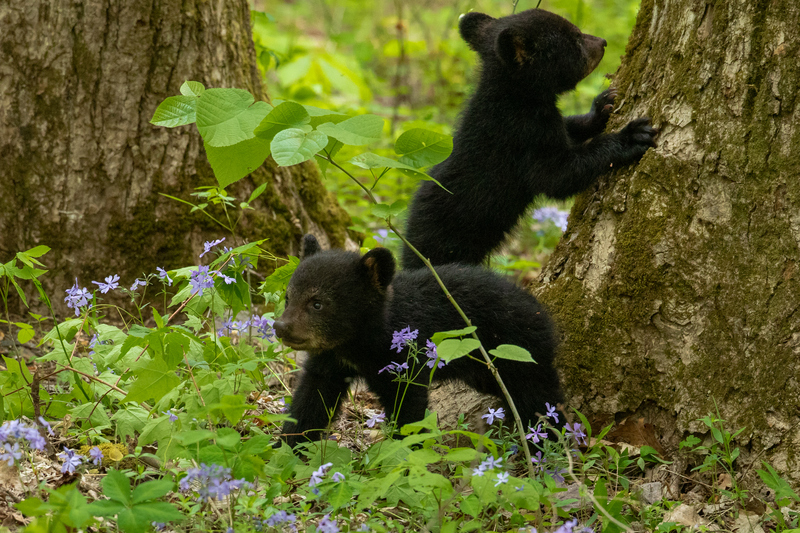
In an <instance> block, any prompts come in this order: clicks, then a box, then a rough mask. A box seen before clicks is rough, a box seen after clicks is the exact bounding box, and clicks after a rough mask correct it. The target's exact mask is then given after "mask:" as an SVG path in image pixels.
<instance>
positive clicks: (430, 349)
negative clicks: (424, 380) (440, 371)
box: [425, 339, 447, 368]
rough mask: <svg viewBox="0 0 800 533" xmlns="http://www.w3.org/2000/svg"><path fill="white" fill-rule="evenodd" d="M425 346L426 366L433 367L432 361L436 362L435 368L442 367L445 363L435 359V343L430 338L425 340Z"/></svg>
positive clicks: (436, 355)
mask: <svg viewBox="0 0 800 533" xmlns="http://www.w3.org/2000/svg"><path fill="white" fill-rule="evenodd" d="M425 348H426V351H425V357H427V358H428V362H427V363H425V364H426V365H428V368H433V365H434V363H436V368H442V367H443V366H444V365H446V364H447V363H445V362H444V361H442V360H441V359H440V360H439V361H438V362H437V361H436V358H437V357H438V354H437V352H436V345H435V344H434V343H433V341H431V340H430V339H428V340H426V341H425Z"/></svg>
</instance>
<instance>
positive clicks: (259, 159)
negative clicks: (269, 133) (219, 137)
mask: <svg viewBox="0 0 800 533" xmlns="http://www.w3.org/2000/svg"><path fill="white" fill-rule="evenodd" d="M203 146H204V147H205V149H206V156H207V157H208V162H209V163H210V164H211V169H212V170H213V171H214V176H216V177H217V183H219V186H220V187H227V186H228V185H230V184H231V183H235V182H237V181H239V180H240V179H242V178H243V177H245V176H247V175H248V174H250V173H251V172H253V171H254V170H255V169H257V168H258V167H260V166H261V164H262V163H263V162H264V160H265V159H266V158H267V157H269V154H270V148H269V141H267V140H264V139H260V138H258V137H254V138H252V139H247V140H246V141H242V142H240V143H236V144H234V145H233V146H211V145H210V144H208V143H203Z"/></svg>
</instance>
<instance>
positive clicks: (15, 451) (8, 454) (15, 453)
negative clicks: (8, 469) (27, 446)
mask: <svg viewBox="0 0 800 533" xmlns="http://www.w3.org/2000/svg"><path fill="white" fill-rule="evenodd" d="M3 446H4V449H5V452H4V453H0V462H3V461H5V462H7V463H8V466H14V462H15V461H19V460H20V459H22V452H21V451H19V442H15V443H14V445H13V446H12V445H11V444H9V443H8V442H6V443H5V444H4V445H3Z"/></svg>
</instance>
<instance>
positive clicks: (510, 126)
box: [403, 9, 658, 269]
mask: <svg viewBox="0 0 800 533" xmlns="http://www.w3.org/2000/svg"><path fill="white" fill-rule="evenodd" d="M459 31H460V32H461V36H462V37H463V38H464V40H465V41H466V42H467V44H469V46H470V48H472V49H473V50H475V51H476V52H477V53H478V54H479V56H480V59H481V64H482V67H481V72H480V79H479V81H478V84H477V88H476V89H475V93H474V94H473V95H472V97H471V99H470V100H469V103H468V104H467V106H466V109H465V110H464V112H463V114H462V116H461V118H460V122H459V125H458V127H457V131H456V134H455V137H454V139H453V152H452V153H451V154H450V157H449V158H447V159H446V160H445V161H443V162H442V163H440V164H439V165H436V166H435V167H433V168H432V169H431V171H430V175H431V176H433V177H434V178H436V179H437V180H438V181H439V182H440V183H441V184H442V185H443V186H444V187H446V188H447V189H448V191H450V192H452V194H450V192H448V191H445V190H443V189H442V188H441V187H439V186H438V185H437V184H436V183H434V182H431V181H427V182H424V183H422V184H421V185H420V187H419V189H418V191H417V193H416V195H415V196H414V199H413V201H412V203H411V208H410V211H409V216H408V224H407V228H406V236H407V238H408V240H409V242H411V244H412V245H414V246H415V247H416V248H417V249H419V250H420V252H421V253H422V255H424V256H425V257H427V258H428V259H430V260H431V262H432V263H433V264H435V265H439V264H446V263H453V262H461V263H472V264H478V263H481V262H482V261H484V260H485V259H486V257H487V256H488V255H489V254H490V253H491V252H492V250H494V249H495V248H496V247H497V246H499V245H500V244H501V243H502V241H503V239H504V238H505V236H506V234H507V233H508V232H509V231H511V230H512V229H513V228H514V226H515V225H516V224H517V221H518V220H519V219H520V217H521V216H522V215H523V214H524V213H525V211H526V210H527V209H528V207H529V206H530V205H531V203H532V202H533V200H534V198H535V197H536V196H537V195H539V194H545V195H547V196H549V197H551V198H567V197H569V196H572V195H574V194H577V193H578V192H581V191H583V190H584V189H586V188H588V187H589V186H590V185H591V184H592V183H593V182H594V181H595V180H596V179H597V178H598V176H600V175H601V174H602V173H604V172H607V171H609V170H610V169H611V168H612V166H613V167H616V166H620V165H625V164H628V163H633V162H635V161H637V160H639V158H641V157H642V155H643V154H644V153H645V151H646V150H647V149H648V148H649V147H651V146H655V136H656V134H657V133H658V132H657V130H655V129H653V128H652V127H651V126H650V123H649V119H647V118H640V119H637V120H634V121H632V122H630V123H629V124H628V125H627V126H625V127H624V128H623V129H622V131H620V132H619V133H610V134H603V133H602V132H603V130H604V129H605V127H606V123H607V122H608V117H609V115H610V113H611V111H612V107H613V102H614V98H615V96H616V92H615V91H614V90H613V89H611V90H607V91H604V92H603V93H601V94H600V95H599V96H598V97H597V98H595V100H594V102H593V104H592V109H591V111H590V112H589V113H587V114H586V115H580V116H572V117H566V118H564V117H562V116H561V113H560V111H559V110H558V107H556V101H557V97H558V95H559V94H562V93H564V92H567V91H570V90H572V89H574V88H575V86H576V85H577V83H578V82H579V81H580V80H582V79H583V78H585V77H586V76H587V75H588V74H589V73H591V72H592V71H593V70H594V69H595V67H596V66H597V65H598V64H599V63H600V60H601V59H602V58H603V53H604V48H605V46H606V41H605V40H604V39H600V38H598V37H594V36H592V35H587V34H585V33H582V32H581V31H580V30H579V29H578V28H577V27H575V26H574V25H573V24H571V23H570V22H568V21H567V20H565V19H563V18H561V17H559V16H558V15H554V14H552V13H548V12H547V11H542V10H540V9H531V10H528V11H523V12H522V13H518V14H516V15H511V16H508V17H503V18H499V19H494V18H492V17H490V16H489V15H484V14H482V13H468V14H467V15H464V16H463V17H462V18H461V21H460V23H459ZM422 266H423V263H422V261H421V260H420V259H419V258H418V257H417V256H416V255H415V254H414V253H413V252H412V251H411V250H410V249H409V248H408V247H406V248H405V250H404V251H403V267H404V268H406V269H408V268H419V267H422Z"/></svg>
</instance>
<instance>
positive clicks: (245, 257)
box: [238, 255, 252, 267]
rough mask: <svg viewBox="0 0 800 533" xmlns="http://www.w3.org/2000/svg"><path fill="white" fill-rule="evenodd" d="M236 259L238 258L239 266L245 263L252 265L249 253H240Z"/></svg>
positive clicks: (245, 264)
mask: <svg viewBox="0 0 800 533" xmlns="http://www.w3.org/2000/svg"><path fill="white" fill-rule="evenodd" d="M238 260H239V266H240V267H243V266H247V265H250V266H252V263H250V256H249V255H240V256H239V257H238Z"/></svg>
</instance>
